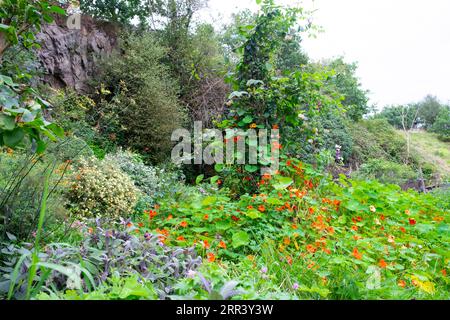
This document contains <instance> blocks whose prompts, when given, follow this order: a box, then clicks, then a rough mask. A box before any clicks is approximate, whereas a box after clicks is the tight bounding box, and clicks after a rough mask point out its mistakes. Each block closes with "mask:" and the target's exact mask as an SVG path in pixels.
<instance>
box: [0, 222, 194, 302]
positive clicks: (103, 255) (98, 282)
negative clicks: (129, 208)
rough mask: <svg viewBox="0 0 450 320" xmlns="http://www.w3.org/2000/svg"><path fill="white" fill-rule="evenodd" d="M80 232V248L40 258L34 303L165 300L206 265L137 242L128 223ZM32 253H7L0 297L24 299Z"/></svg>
mask: <svg viewBox="0 0 450 320" xmlns="http://www.w3.org/2000/svg"><path fill="white" fill-rule="evenodd" d="M79 228H80V229H79V232H80V233H81V234H82V236H83V240H82V241H81V242H80V243H79V244H77V245H69V244H62V243H49V244H47V246H46V250H45V251H44V252H41V253H40V255H39V262H38V263H37V268H36V274H35V276H34V277H32V289H33V290H32V291H31V293H32V295H31V297H35V296H37V298H38V299H55V298H58V297H59V298H65V299H76V300H83V299H95V298H96V299H121V300H134V299H156V298H160V299H165V298H166V297H167V295H168V294H170V293H171V292H172V290H173V286H174V283H175V282H176V281H177V280H178V279H182V278H185V277H186V276H187V274H188V273H189V272H193V271H195V270H196V269H197V268H198V267H199V265H201V262H202V260H201V258H200V257H198V255H197V254H196V253H195V251H194V250H193V248H190V249H182V248H172V247H170V248H169V247H163V246H161V245H160V240H159V238H158V236H157V235H155V234H150V233H146V234H145V235H140V236H136V235H135V232H134V231H135V230H136V229H135V228H134V227H128V226H126V223H125V224H124V225H122V226H116V227H115V228H114V229H109V228H108V227H107V226H105V225H103V224H102V223H101V222H100V220H97V222H96V224H95V226H93V227H88V226H87V225H86V224H81V225H80V226H79ZM132 233H134V234H132ZM32 250H33V249H30V248H29V247H22V246H20V245H18V244H15V243H11V244H10V245H9V246H8V247H7V248H4V249H3V252H2V253H3V254H4V256H1V259H0V262H1V265H2V269H1V272H0V295H5V294H6V293H8V291H9V292H10V293H12V294H14V298H16V299H23V298H24V294H25V290H26V287H27V283H26V280H27V279H28V277H29V274H30V272H29V271H30V270H29V268H28V266H29V265H30V262H31V260H30V259H31V255H32ZM15 266H16V268H15ZM140 283H144V284H143V285H141V284H140Z"/></svg>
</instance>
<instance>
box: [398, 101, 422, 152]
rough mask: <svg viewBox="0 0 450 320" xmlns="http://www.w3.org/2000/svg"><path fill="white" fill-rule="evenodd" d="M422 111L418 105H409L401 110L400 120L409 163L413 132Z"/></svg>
mask: <svg viewBox="0 0 450 320" xmlns="http://www.w3.org/2000/svg"><path fill="white" fill-rule="evenodd" d="M419 111H420V109H419V108H418V106H417V105H413V104H409V105H406V106H403V107H402V108H400V118H401V122H402V130H403V132H404V134H405V137H406V159H407V160H406V161H409V158H410V154H411V130H412V129H414V128H415V127H416V123H417V117H418V116H419Z"/></svg>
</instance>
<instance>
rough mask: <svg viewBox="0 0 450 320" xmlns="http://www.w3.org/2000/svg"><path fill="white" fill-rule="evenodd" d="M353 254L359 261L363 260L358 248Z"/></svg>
mask: <svg viewBox="0 0 450 320" xmlns="http://www.w3.org/2000/svg"><path fill="white" fill-rule="evenodd" d="M352 254H353V256H354V257H355V258H356V259H358V260H361V259H362V254H361V253H360V252H359V251H358V248H355V249H353V253H352Z"/></svg>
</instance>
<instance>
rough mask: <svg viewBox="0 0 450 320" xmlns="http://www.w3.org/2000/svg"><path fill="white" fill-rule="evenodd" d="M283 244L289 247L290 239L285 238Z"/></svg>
mask: <svg viewBox="0 0 450 320" xmlns="http://www.w3.org/2000/svg"><path fill="white" fill-rule="evenodd" d="M283 243H284V244H285V245H287V246H288V245H290V244H291V239H289V238H288V237H286V238H284V239H283Z"/></svg>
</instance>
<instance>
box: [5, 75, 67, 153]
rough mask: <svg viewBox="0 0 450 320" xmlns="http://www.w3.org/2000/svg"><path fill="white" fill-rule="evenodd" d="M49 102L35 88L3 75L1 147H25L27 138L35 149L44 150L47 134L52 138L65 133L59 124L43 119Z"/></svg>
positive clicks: (37, 150) (36, 150)
mask: <svg viewBox="0 0 450 320" xmlns="http://www.w3.org/2000/svg"><path fill="white" fill-rule="evenodd" d="M49 106H50V105H49V103H48V102H46V101H45V100H43V99H42V98H41V97H40V96H39V94H38V92H37V91H36V90H35V89H33V88H31V87H28V86H22V85H19V84H17V83H15V82H14V81H13V79H12V78H10V77H6V76H3V75H0V147H2V146H7V147H10V148H17V147H23V146H25V145H26V143H27V139H26V138H28V140H29V142H31V144H32V149H33V150H34V151H35V152H37V153H42V152H43V151H44V150H45V148H46V141H45V138H44V137H46V138H48V139H50V140H52V141H56V140H57V138H58V137H60V138H61V137H63V135H64V132H63V130H62V129H61V128H60V127H59V126H57V125H56V124H53V123H50V122H48V121H46V120H45V119H44V116H43V110H44V109H47V108H48V107H49Z"/></svg>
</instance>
